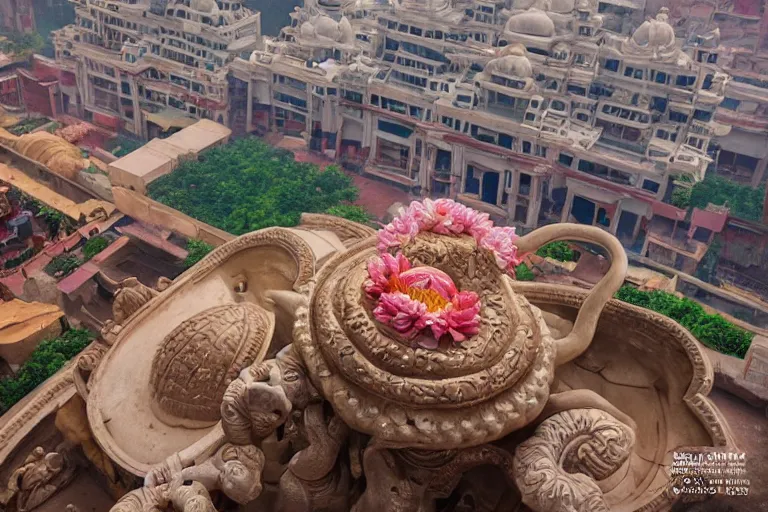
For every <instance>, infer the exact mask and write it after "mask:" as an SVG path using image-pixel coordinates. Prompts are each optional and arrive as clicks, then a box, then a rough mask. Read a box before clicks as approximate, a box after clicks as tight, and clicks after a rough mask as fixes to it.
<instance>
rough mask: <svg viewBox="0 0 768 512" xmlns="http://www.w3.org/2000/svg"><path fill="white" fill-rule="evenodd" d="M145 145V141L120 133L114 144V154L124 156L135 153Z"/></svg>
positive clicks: (118, 156) (119, 156)
mask: <svg viewBox="0 0 768 512" xmlns="http://www.w3.org/2000/svg"><path fill="white" fill-rule="evenodd" d="M143 145H144V143H143V142H140V141H138V140H134V139H129V138H128V137H124V136H122V135H118V137H117V138H116V139H115V142H114V144H113V146H114V149H113V150H112V154H113V155H115V156H116V157H117V158H122V157H124V156H125V155H127V154H128V153H133V152H134V151H136V150H137V149H139V148H140V147H141V146H143Z"/></svg>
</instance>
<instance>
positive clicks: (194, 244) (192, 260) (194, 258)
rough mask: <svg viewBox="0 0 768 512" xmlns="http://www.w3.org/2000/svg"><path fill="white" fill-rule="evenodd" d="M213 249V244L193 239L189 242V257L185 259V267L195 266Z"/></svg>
mask: <svg viewBox="0 0 768 512" xmlns="http://www.w3.org/2000/svg"><path fill="white" fill-rule="evenodd" d="M212 250H213V246H212V245H210V244H207V243H205V242H203V241H202V240H195V239H191V240H189V241H188V242H187V257H186V258H185V259H184V268H190V267H192V266H194V265H195V264H196V263H197V262H198V261H200V260H202V259H203V258H205V255H206V254H208V253H209V252H211V251H212Z"/></svg>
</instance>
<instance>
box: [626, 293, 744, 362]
mask: <svg viewBox="0 0 768 512" xmlns="http://www.w3.org/2000/svg"><path fill="white" fill-rule="evenodd" d="M616 298H617V299H619V300H622V301H624V302H628V303H630V304H634V305H635V306H640V307H644V308H647V309H650V310H652V311H656V312H657V313H661V314H662V315H666V316H668V317H669V318H671V319H672V320H674V321H676V322H677V323H679V324H680V325H682V326H683V327H685V328H686V329H688V330H689V331H690V332H691V334H693V335H694V336H695V337H696V338H697V339H698V340H699V341H700V342H702V343H703V344H704V345H706V346H708V347H709V348H711V349H714V350H717V351H718V352H720V353H722V354H728V355H732V356H736V357H739V358H741V359H744V356H745V355H746V354H747V349H748V348H749V345H750V344H751V343H752V338H753V337H754V334H752V333H750V332H748V331H745V330H744V329H741V328H740V327H737V326H735V325H733V324H732V323H730V322H729V321H727V320H726V319H725V318H723V317H722V316H720V315H711V314H709V313H707V312H706V311H705V310H704V308H703V307H702V306H701V304H699V303H698V302H695V301H693V300H691V299H688V298H685V297H684V298H682V299H681V298H679V297H677V296H675V295H672V294H671V293H667V292H663V291H660V290H655V291H651V292H644V291H640V290H638V289H636V288H633V287H631V286H623V287H621V289H620V290H619V291H618V292H617V293H616Z"/></svg>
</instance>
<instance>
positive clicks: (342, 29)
mask: <svg viewBox="0 0 768 512" xmlns="http://www.w3.org/2000/svg"><path fill="white" fill-rule="evenodd" d="M339 35H340V36H341V38H340V39H339V40H338V41H339V42H340V43H344V44H351V43H353V42H354V41H355V31H354V30H352V24H350V23H349V20H348V19H347V17H346V16H342V17H341V20H339Z"/></svg>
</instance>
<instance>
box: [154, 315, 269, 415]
mask: <svg viewBox="0 0 768 512" xmlns="http://www.w3.org/2000/svg"><path fill="white" fill-rule="evenodd" d="M274 327H275V325H274V318H273V317H272V316H271V315H270V314H269V313H268V312H267V311H266V310H264V309H263V308H262V307H260V306H258V305H256V304H253V303H249V302H245V303H241V304H225V305H222V306H215V307H212V308H210V309H207V310H205V311H202V312H201V313H199V314H197V315H195V316H193V317H192V318H190V319H188V320H186V321H184V322H182V323H181V324H179V326H178V327H177V328H176V329H174V330H173V331H172V332H171V333H170V334H169V335H168V336H167V337H166V338H165V340H164V341H163V343H162V344H161V345H160V348H159V349H158V351H157V353H156V354H155V359H154V361H153V362H152V370H151V374H150V392H151V394H152V408H153V410H154V412H155V414H156V415H157V416H158V418H160V419H161V420H162V421H163V422H164V423H167V424H169V425H184V426H187V427H190V428H195V427H204V426H209V425H211V424H213V423H216V422H217V421H218V420H219V419H220V407H221V401H222V398H223V396H224V392H225V391H226V388H227V386H228V385H229V383H230V382H232V380H234V379H235V378H237V376H238V375H239V374H240V371H241V370H242V369H243V368H245V367H247V366H249V365H250V364H251V363H253V361H254V360H257V359H260V358H262V357H263V356H264V354H265V353H266V351H267V349H268V347H269V343H270V340H271V338H272V333H273V332H274Z"/></svg>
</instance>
